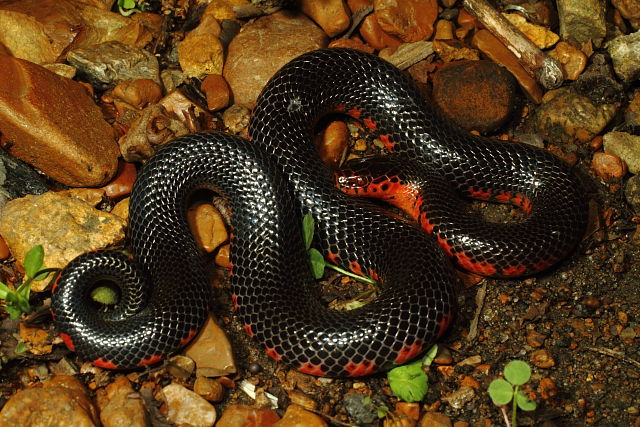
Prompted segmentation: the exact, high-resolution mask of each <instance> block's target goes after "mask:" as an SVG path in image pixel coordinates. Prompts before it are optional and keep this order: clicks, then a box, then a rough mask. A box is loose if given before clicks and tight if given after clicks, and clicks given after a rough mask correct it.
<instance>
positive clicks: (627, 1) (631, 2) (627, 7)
mask: <svg viewBox="0 0 640 427" xmlns="http://www.w3.org/2000/svg"><path fill="white" fill-rule="evenodd" d="M611 4H612V5H613V7H615V8H616V9H618V11H619V12H620V15H622V16H623V17H624V18H625V19H627V20H629V23H630V24H631V26H632V27H633V28H634V29H635V30H638V29H640V2H638V0H611Z"/></svg>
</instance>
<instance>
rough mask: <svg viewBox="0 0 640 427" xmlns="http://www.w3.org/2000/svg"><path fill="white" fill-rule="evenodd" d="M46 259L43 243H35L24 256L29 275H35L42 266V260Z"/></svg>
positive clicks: (26, 271)
mask: <svg viewBox="0 0 640 427" xmlns="http://www.w3.org/2000/svg"><path fill="white" fill-rule="evenodd" d="M43 261H44V249H43V248H42V245H35V246H34V247H32V248H31V250H30V251H29V252H27V256H25V257H24V271H25V273H26V274H27V276H29V277H33V276H35V275H36V274H37V273H38V271H40V269H41V268H42V262H43Z"/></svg>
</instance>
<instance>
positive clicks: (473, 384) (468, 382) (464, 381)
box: [460, 375, 480, 390]
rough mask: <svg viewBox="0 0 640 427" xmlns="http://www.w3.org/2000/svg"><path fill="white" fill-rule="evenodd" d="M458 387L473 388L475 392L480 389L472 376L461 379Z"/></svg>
mask: <svg viewBox="0 0 640 427" xmlns="http://www.w3.org/2000/svg"><path fill="white" fill-rule="evenodd" d="M460 385H461V386H465V385H466V386H468V387H473V388H475V389H476V390H479V389H480V384H479V383H478V381H477V380H476V379H475V378H473V377H472V376H470V375H466V376H465V377H464V378H463V379H462V381H460Z"/></svg>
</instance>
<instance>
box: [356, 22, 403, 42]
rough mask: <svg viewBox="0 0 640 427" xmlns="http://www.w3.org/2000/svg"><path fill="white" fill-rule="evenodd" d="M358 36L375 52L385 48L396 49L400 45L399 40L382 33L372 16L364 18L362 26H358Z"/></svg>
mask: <svg viewBox="0 0 640 427" xmlns="http://www.w3.org/2000/svg"><path fill="white" fill-rule="evenodd" d="M360 35H361V36H362V38H363V40H364V41H366V42H367V43H369V44H370V45H371V46H372V47H373V48H374V49H376V50H380V49H384V48H385V47H397V46H399V45H400V43H402V40H400V39H399V38H397V37H394V36H392V35H389V34H387V33H385V32H384V30H383V29H382V27H381V26H380V24H378V20H377V19H376V16H375V15H374V14H370V15H368V16H367V17H366V18H364V20H363V21H362V24H360Z"/></svg>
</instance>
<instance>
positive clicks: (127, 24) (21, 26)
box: [0, 0, 152, 64]
mask: <svg viewBox="0 0 640 427" xmlns="http://www.w3.org/2000/svg"><path fill="white" fill-rule="evenodd" d="M151 37H152V36H151V33H150V32H149V31H147V30H146V29H145V27H144V25H143V24H142V23H140V22H136V21H134V20H132V19H129V18H126V17H124V16H122V15H120V14H119V13H113V12H109V11H107V10H104V9H103V8H99V7H95V5H91V4H88V2H76V1H72V0H20V1H5V2H2V3H1V4H0V44H3V45H5V46H6V48H7V49H8V50H9V52H10V53H11V55H12V56H14V57H16V58H21V59H26V60H28V61H31V62H35V63H37V64H43V63H51V62H55V61H58V60H64V58H65V56H66V52H67V51H68V50H69V49H71V48H78V47H87V46H91V45H94V44H97V43H102V42H105V41H120V42H122V43H125V44H129V45H132V46H136V47H144V46H145V45H146V44H147V43H149V42H150V41H151Z"/></svg>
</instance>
